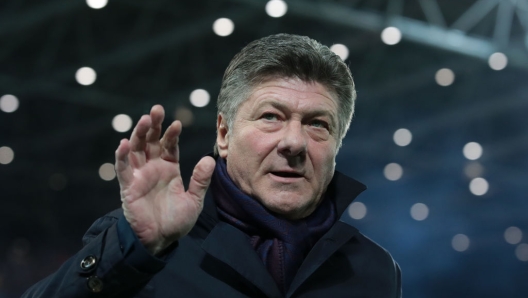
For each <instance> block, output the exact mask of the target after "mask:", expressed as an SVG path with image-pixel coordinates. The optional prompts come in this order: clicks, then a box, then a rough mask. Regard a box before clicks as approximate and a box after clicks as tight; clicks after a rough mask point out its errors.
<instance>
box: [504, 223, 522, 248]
mask: <svg viewBox="0 0 528 298" xmlns="http://www.w3.org/2000/svg"><path fill="white" fill-rule="evenodd" d="M522 237H523V233H522V231H521V229H519V228H518V227H509V228H507V229H506V231H504V240H506V242H508V243H509V244H518V243H519V242H521V240H522Z"/></svg>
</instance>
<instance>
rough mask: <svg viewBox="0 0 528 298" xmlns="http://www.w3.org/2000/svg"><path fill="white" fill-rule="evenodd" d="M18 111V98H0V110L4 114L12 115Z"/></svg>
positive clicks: (9, 95) (7, 96) (8, 95)
mask: <svg viewBox="0 0 528 298" xmlns="http://www.w3.org/2000/svg"><path fill="white" fill-rule="evenodd" d="M17 109H18V98H16V96H14V95H11V94H6V95H4V96H2V97H0V110H2V112H6V113H13V112H14V111H16V110H17Z"/></svg>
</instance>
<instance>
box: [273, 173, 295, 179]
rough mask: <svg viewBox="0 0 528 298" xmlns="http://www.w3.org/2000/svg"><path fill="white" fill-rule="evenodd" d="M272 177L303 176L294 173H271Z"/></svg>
mask: <svg viewBox="0 0 528 298" xmlns="http://www.w3.org/2000/svg"><path fill="white" fill-rule="evenodd" d="M271 174H272V175H275V176H278V177H283V178H302V177H303V175H301V174H298V173H295V172H271Z"/></svg>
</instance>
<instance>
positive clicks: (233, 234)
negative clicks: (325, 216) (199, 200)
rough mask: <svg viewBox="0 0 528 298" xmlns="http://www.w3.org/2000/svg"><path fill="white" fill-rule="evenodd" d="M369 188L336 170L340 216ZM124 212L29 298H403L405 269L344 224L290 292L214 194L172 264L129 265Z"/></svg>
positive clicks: (107, 220)
mask: <svg viewBox="0 0 528 298" xmlns="http://www.w3.org/2000/svg"><path fill="white" fill-rule="evenodd" d="M364 189H365V186H364V185H363V184H361V183H359V182H357V181H355V180H353V179H351V178H348V177H346V176H344V175H342V174H340V173H338V172H336V173H335V175H334V178H333V180H332V182H331V184H330V186H329V189H328V191H331V192H333V196H332V197H333V198H335V204H336V209H337V212H338V214H339V215H341V214H342V213H343V212H344V211H345V210H346V208H347V206H348V205H349V204H350V203H351V201H352V200H353V199H354V198H355V197H356V196H357V195H358V194H359V193H361V192H362V191H363V190H364ZM122 213H123V212H122V210H121V209H119V210H115V211H114V212H111V213H109V214H107V215H106V216H104V217H102V218H100V219H98V220H97V221H96V222H95V223H94V224H93V225H92V226H91V227H90V229H89V230H88V231H87V233H86V234H85V236H84V238H83V242H84V244H85V246H84V248H83V249H82V250H81V251H79V252H78V253H77V254H76V255H75V256H73V257H72V258H70V259H69V260H68V261H66V262H65V263H64V264H63V265H62V266H61V267H60V269H59V270H58V271H57V272H55V273H54V274H53V275H51V276H49V277H48V278H46V279H44V280H42V281H41V282H39V283H38V284H36V285H34V286H33V287H32V288H30V289H29V290H28V291H27V292H26V293H25V294H24V295H23V296H22V297H57V298H59V297H67V298H71V297H145V298H146V297H230V298H231V297H376V298H384V297H387V298H388V297H391V298H396V297H401V275H400V268H399V266H398V265H397V264H396V263H395V262H394V260H393V259H392V257H391V255H390V254H389V253H388V252H387V251H386V250H384V249H383V248H381V247H380V246H379V245H377V244H376V243H374V242H373V241H372V240H370V239H368V238H367V237H365V236H363V235H362V234H361V233H360V232H359V231H358V230H357V229H356V228H354V227H352V226H350V225H348V224H346V223H344V222H342V221H337V222H336V223H335V224H334V225H333V226H332V228H331V229H330V230H329V231H328V232H327V233H326V234H325V235H324V236H323V237H321V239H320V240H319V241H318V242H317V243H316V244H315V246H314V247H313V248H312V250H311V251H310V252H309V254H308V255H307V257H306V259H305V260H304V262H303V264H302V265H301V267H300V268H299V271H298V272H297V275H296V276H295V278H294V280H293V282H292V284H291V286H290V288H289V290H288V292H287V293H286V294H285V295H284V294H282V293H281V292H280V290H279V288H278V287H277V285H276V283H275V281H274V280H273V278H272V277H271V275H270V274H269V273H268V272H267V270H266V268H265V266H264V263H263V262H262V261H261V259H260V258H259V257H258V255H257V254H256V252H255V251H254V249H253V248H252V247H251V245H250V243H249V241H248V236H246V235H245V234H244V233H242V232H241V231H240V230H238V229H236V228H235V227H233V226H231V225H229V224H227V223H225V222H222V221H220V220H219V219H218V217H217V213H216V206H215V204H214V202H213V200H212V196H211V194H210V193H208V194H207V196H206V199H205V205H204V210H203V212H202V213H201V215H200V217H199V220H198V222H197V224H196V225H195V227H194V228H193V230H192V231H191V232H190V233H189V234H188V235H187V236H186V237H183V238H182V239H180V241H179V243H178V244H177V246H176V247H175V248H174V249H173V250H172V252H170V253H169V254H168V255H167V256H166V257H165V261H166V264H165V262H162V261H159V260H155V258H154V257H151V259H152V261H151V264H152V266H148V267H146V268H139V270H138V268H134V267H132V266H131V265H130V261H128V260H129V259H130V257H129V256H128V255H127V257H126V258H125V256H124V255H123V252H122V243H120V239H119V237H118V232H117V228H116V222H117V221H118V220H119V219H120V218H121V217H123V214H122ZM122 220H123V219H122ZM83 260H84V263H83ZM143 261H144V260H143ZM81 263H82V266H81V265H80V264H81ZM82 267H84V268H82ZM94 290H95V291H100V292H94Z"/></svg>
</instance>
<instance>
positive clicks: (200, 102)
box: [189, 89, 210, 108]
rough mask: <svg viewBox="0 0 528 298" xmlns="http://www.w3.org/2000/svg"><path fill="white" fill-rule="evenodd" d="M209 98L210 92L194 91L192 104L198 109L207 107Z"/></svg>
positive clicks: (191, 97) (191, 98)
mask: <svg viewBox="0 0 528 298" xmlns="http://www.w3.org/2000/svg"><path fill="white" fill-rule="evenodd" d="M209 98H210V96H209V92H207V91H205V90H204V89H196V90H194V91H193V92H191V96H190V97H189V99H190V101H191V104H192V105H193V106H195V107H198V108H201V107H205V106H206V105H207V104H208V103H209Z"/></svg>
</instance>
